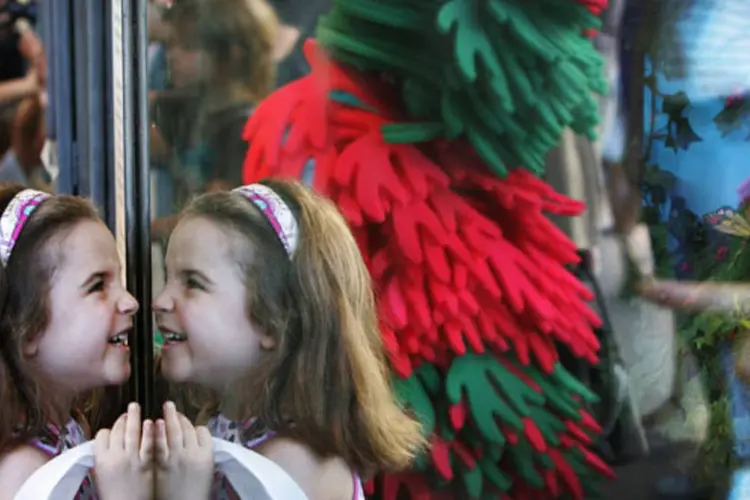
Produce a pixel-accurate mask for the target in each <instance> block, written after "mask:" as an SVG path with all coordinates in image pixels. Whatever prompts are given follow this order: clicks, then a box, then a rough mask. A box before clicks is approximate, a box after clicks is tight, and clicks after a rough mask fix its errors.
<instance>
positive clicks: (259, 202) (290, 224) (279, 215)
mask: <svg viewBox="0 0 750 500" xmlns="http://www.w3.org/2000/svg"><path fill="white" fill-rule="evenodd" d="M232 192H233V193H239V194H241V195H242V196H244V197H245V198H247V199H248V200H250V201H251V202H252V204H253V205H255V206H256V207H257V208H258V210H260V211H261V212H263V215H265V216H266V219H268V222H269V223H270V224H271V227H273V230H274V231H275V232H276V236H278V238H279V241H281V244H282V245H284V249H285V250H286V253H287V255H289V258H290V259H291V258H292V257H293V256H294V252H296V251H297V244H298V243H299V224H297V219H295V218H294V214H293V213H292V211H291V209H290V208H289V207H288V206H287V204H286V203H284V200H282V199H281V196H279V195H278V194H276V192H275V191H274V190H273V189H271V188H270V187H268V186H264V185H263V184H248V185H247V186H241V187H238V188H236V189H233V190H232Z"/></svg>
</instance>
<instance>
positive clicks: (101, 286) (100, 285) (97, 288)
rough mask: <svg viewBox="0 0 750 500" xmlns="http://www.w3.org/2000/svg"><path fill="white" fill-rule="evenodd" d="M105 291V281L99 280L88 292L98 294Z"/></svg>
mask: <svg viewBox="0 0 750 500" xmlns="http://www.w3.org/2000/svg"><path fill="white" fill-rule="evenodd" d="M103 291H104V280H98V281H96V282H95V283H94V284H93V285H91V287H90V288H89V290H88V292H89V293H90V294H91V293H98V292H103Z"/></svg>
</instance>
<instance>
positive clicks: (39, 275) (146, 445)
mask: <svg viewBox="0 0 750 500" xmlns="http://www.w3.org/2000/svg"><path fill="white" fill-rule="evenodd" d="M0 212H1V215H0V283H1V285H2V286H0V492H2V498H8V499H10V498H13V497H14V496H15V494H16V492H17V491H18V490H19V489H20V487H21V486H22V485H23V483H24V482H25V481H26V479H27V478H28V477H29V476H30V475H31V474H32V473H33V472H34V471H35V470H36V469H38V468H39V467H41V466H42V465H44V464H45V463H46V462H47V461H48V460H50V459H51V458H52V457H54V456H56V455H58V454H59V453H61V452H62V451H65V450H66V449H68V448H70V447H72V446H75V445H77V444H79V443H81V442H82V441H83V440H84V439H85V435H84V429H83V427H82V425H81V419H80V412H79V408H80V407H79V405H78V404H77V403H78V402H79V400H80V397H81V395H82V394H84V393H85V392H88V391H91V390H93V389H95V388H98V387H101V386H105V385H115V384H121V383H123V382H125V381H126V380H127V378H128V376H129V375H130V365H129V354H128V335H129V332H130V330H131V328H132V316H133V314H134V313H135V312H136V310H137V309H138V304H137V302H136V301H135V299H134V298H133V297H132V296H131V295H130V294H129V293H128V292H127V290H126V289H125V288H124V286H123V283H122V281H121V280H120V262H119V259H118V255H117V251H116V247H115V241H114V238H113V237H112V234H111V233H110V232H109V230H108V229H107V227H106V226H105V225H104V224H103V223H102V221H101V220H100V219H99V217H98V216H97V214H96V210H95V209H94V207H93V206H91V204H89V203H88V202H86V201H84V200H82V199H79V198H74V197H71V196H51V195H48V194H45V193H42V192H40V191H35V190H32V189H24V188H23V187H21V186H16V185H0ZM138 413H139V412H138V408H137V406H134V407H133V408H131V410H130V412H129V414H128V415H127V417H126V416H123V417H121V418H120V419H119V420H118V422H117V423H116V424H115V426H114V427H113V429H112V431H111V432H110V431H103V432H101V434H100V435H99V436H98V437H97V440H98V442H97V457H96V459H97V473H99V472H101V474H97V482H98V486H99V488H98V489H99V496H98V497H97V492H96V490H95V489H94V487H93V485H92V482H91V480H90V479H87V480H86V481H84V483H83V484H82V486H81V489H80V492H79V494H78V496H77V498H79V499H91V498H101V499H107V500H109V499H116V498H148V497H149V490H150V489H151V486H152V485H151V484H149V483H148V469H150V462H149V460H148V458H149V457H148V455H149V451H150V447H151V443H152V442H153V426H152V424H150V423H146V425H145V426H144V429H143V431H144V432H143V435H144V436H145V438H144V440H143V442H141V421H140V415H139V414H138ZM141 451H143V452H144V454H143V459H142V460H141V458H140V453H141ZM134 458H136V459H134ZM130 464H133V466H134V467H132V468H131V466H130ZM99 469H101V470H99ZM123 484H127V486H128V488H129V490H128V489H126V490H125V491H127V495H125V494H123V492H122V491H123V490H122V486H123Z"/></svg>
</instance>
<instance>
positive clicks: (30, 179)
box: [0, 96, 51, 191]
mask: <svg viewBox="0 0 750 500" xmlns="http://www.w3.org/2000/svg"><path fill="white" fill-rule="evenodd" d="M45 140H46V136H45V117H44V108H43V106H42V102H41V99H40V97H39V96H34V97H29V98H27V99H24V100H23V101H21V103H20V104H19V105H18V107H17V108H16V111H15V113H14V116H13V120H12V122H11V127H10V148H9V149H8V150H7V151H6V152H5V154H4V155H2V157H0V183H3V182H10V183H15V184H22V185H24V186H27V187H30V188H33V189H38V190H41V191H50V190H51V179H50V177H49V174H48V172H47V170H46V168H45V167H44V164H43V163H42V149H43V148H44V142H45Z"/></svg>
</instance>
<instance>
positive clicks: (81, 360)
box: [24, 220, 138, 392]
mask: <svg viewBox="0 0 750 500" xmlns="http://www.w3.org/2000/svg"><path fill="white" fill-rule="evenodd" d="M47 250H48V254H49V258H52V259H54V260H55V261H56V264H57V265H56V266H55V272H54V274H53V276H52V280H51V283H50V290H49V299H48V311H49V321H48V323H47V327H46V328H45V329H44V331H42V332H41V333H40V334H39V335H36V336H35V339H34V340H32V341H31V342H30V343H29V344H27V345H26V346H25V347H24V351H25V355H26V356H27V357H29V358H30V360H31V361H32V363H34V364H35V365H36V367H37V369H38V370H39V371H40V372H42V373H43V374H44V375H45V376H46V378H47V379H49V380H52V381H54V382H55V383H60V385H61V386H64V388H65V389H69V390H71V391H73V392H79V391H84V390H88V389H92V388H95V387H100V386H104V385H116V384H121V383H123V382H125V381H126V380H127V379H128V377H129V375H130V363H129V357H130V356H129V352H128V345H127V334H128V333H129V331H130V329H131V328H132V324H133V315H134V314H135V312H136V311H137V310H138V303H137V302H136V300H135V299H134V298H133V296H132V295H130V294H129V293H128V292H127V290H126V289H125V287H124V285H123V283H122V280H121V273H120V272H121V268H120V261H119V258H118V255H117V249H116V246H115V240H114V238H113V237H112V233H110V231H109V230H108V229H107V227H106V226H105V225H104V224H103V223H102V222H101V221H98V220H83V221H81V222H78V223H77V224H75V225H74V226H73V227H72V228H71V230H70V231H67V232H65V233H63V234H62V235H61V236H60V237H57V238H53V239H52V240H50V242H49V243H48V247H47ZM123 340H124V342H123Z"/></svg>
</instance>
